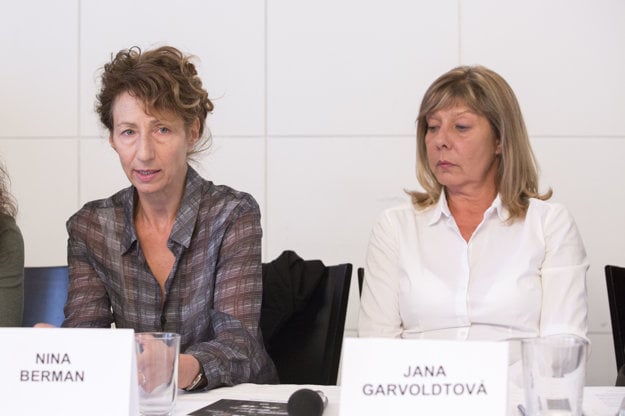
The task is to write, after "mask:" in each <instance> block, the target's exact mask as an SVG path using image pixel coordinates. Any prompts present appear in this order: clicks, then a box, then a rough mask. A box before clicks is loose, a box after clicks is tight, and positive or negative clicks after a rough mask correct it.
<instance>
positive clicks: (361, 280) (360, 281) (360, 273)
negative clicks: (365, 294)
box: [357, 267, 365, 295]
mask: <svg viewBox="0 0 625 416" xmlns="http://www.w3.org/2000/svg"><path fill="white" fill-rule="evenodd" d="M357 275H358V293H359V294H361V295H362V286H363V285H364V284H365V268H364V267H359V268H358V270H357Z"/></svg>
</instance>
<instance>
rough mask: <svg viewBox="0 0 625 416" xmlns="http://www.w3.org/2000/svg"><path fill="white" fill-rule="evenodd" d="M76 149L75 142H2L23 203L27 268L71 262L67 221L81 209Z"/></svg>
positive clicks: (0, 150)
mask: <svg viewBox="0 0 625 416" xmlns="http://www.w3.org/2000/svg"><path fill="white" fill-rule="evenodd" d="M77 149H78V146H77V143H76V140H75V139H26V138H20V139H13V140H10V139H5V140H1V141H0V155H1V157H2V159H3V160H4V163H5V165H6V167H7V170H8V172H9V175H10V176H11V184H12V187H11V189H12V192H13V195H14V196H15V198H16V199H17V201H18V204H19V213H18V218H17V223H18V225H19V227H20V229H21V231H22V234H23V236H24V247H25V249H24V251H25V253H24V254H25V262H26V265H27V266H50V265H63V264H67V232H66V230H65V221H66V220H67V218H69V216H70V215H71V214H72V213H73V212H74V211H75V210H76V206H77V200H78V195H77V192H76V190H77V189H78V187H77V180H78V176H77V172H78V166H77V164H78V151H77ZM17 155H20V156H17ZM21 155H24V156H21ZM26 155H27V156H26Z"/></svg>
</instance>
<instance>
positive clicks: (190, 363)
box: [178, 354, 200, 389]
mask: <svg viewBox="0 0 625 416" xmlns="http://www.w3.org/2000/svg"><path fill="white" fill-rule="evenodd" d="M199 373H200V362H199V361H198V360H197V358H195V357H194V356H192V355H191V354H180V361H179V362H178V387H180V388H181V389H184V388H186V387H189V386H190V385H191V383H193V380H194V379H195V377H196V376H197V375H198V374H199Z"/></svg>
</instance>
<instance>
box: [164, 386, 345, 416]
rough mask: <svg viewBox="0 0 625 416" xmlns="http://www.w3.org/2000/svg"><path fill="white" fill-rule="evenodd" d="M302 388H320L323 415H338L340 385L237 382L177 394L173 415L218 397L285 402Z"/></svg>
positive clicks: (177, 415)
mask: <svg viewBox="0 0 625 416" xmlns="http://www.w3.org/2000/svg"><path fill="white" fill-rule="evenodd" d="M304 388H309V389H311V390H320V391H322V392H323V393H324V394H325V395H326V397H327V398H328V406H327V407H326V409H325V411H324V412H323V416H338V414H339V394H340V387H338V386H316V385H315V386H310V385H295V384H239V385H238V386H234V387H221V388H218V389H215V390H209V391H207V392H201V393H186V392H184V391H183V392H182V393H181V394H179V395H178V401H177V403H176V408H175V411H174V415H175V416H183V415H187V414H189V413H191V412H193V411H195V410H198V409H201V408H202V407H204V406H207V405H209V404H211V403H214V402H216V401H217V400H219V399H239V400H260V401H270V402H284V403H286V402H287V401H288V400H289V397H291V394H293V393H294V392H295V391H297V390H299V389H304Z"/></svg>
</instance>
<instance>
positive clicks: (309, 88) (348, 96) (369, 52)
mask: <svg viewBox="0 0 625 416" xmlns="http://www.w3.org/2000/svg"><path fill="white" fill-rule="evenodd" d="M267 5H268V12H267V15H268V26H267V33H268V35H267V36H268V40H267V48H268V49H267V53H268V55H267V56H268V58H267V67H268V71H267V78H268V81H267V85H268V91H267V102H268V108H267V111H268V119H267V122H268V129H269V130H268V131H269V134H271V135H395V134H401V135H406V134H410V132H411V130H412V128H413V123H414V120H415V119H416V114H417V111H418V106H419V101H420V99H421V96H422V95H423V93H424V92H425V88H426V87H427V84H428V83H429V82H431V81H432V80H433V79H434V78H435V77H436V76H438V75H439V74H440V73H441V72H443V71H445V70H447V69H449V68H451V67H452V66H455V65H456V64H457V62H458V26H457V1H456V0H453V1H451V0H444V1H436V2H415V1H405V0H391V1H384V2H381V1H361V0H346V1H334V0H322V1H314V2H301V1H290V0H272V1H269V2H268V3H267Z"/></svg>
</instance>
